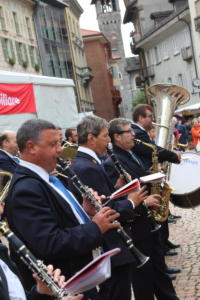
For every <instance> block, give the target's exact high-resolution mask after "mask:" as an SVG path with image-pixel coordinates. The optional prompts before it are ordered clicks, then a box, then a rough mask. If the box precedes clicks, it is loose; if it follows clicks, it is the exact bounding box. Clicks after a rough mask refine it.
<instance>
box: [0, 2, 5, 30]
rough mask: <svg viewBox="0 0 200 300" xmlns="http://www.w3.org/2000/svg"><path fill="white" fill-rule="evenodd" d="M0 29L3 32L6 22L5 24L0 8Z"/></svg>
mask: <svg viewBox="0 0 200 300" xmlns="http://www.w3.org/2000/svg"><path fill="white" fill-rule="evenodd" d="M0 29H1V30H5V29H6V22H5V16H4V11H3V8H2V7H1V6H0Z"/></svg>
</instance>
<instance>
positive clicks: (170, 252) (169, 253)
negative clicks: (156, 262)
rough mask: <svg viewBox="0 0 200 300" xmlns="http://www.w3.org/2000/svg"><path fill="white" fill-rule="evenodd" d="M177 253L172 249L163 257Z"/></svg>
mask: <svg viewBox="0 0 200 300" xmlns="http://www.w3.org/2000/svg"><path fill="white" fill-rule="evenodd" d="M177 254H178V252H176V251H175V250H174V249H171V250H168V251H166V252H165V256H174V255H177Z"/></svg>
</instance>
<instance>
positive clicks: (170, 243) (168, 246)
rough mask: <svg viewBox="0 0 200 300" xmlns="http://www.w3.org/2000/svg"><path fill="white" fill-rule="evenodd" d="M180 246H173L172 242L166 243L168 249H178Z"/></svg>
mask: <svg viewBox="0 0 200 300" xmlns="http://www.w3.org/2000/svg"><path fill="white" fill-rule="evenodd" d="M180 246H181V245H179V244H177V245H176V244H173V243H172V242H170V241H169V240H168V241H167V248H169V249H176V248H180Z"/></svg>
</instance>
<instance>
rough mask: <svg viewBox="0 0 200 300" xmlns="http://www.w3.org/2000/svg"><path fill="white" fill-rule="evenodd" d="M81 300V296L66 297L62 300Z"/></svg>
mask: <svg viewBox="0 0 200 300" xmlns="http://www.w3.org/2000/svg"><path fill="white" fill-rule="evenodd" d="M81 299H83V295H77V296H67V297H64V298H63V300H81Z"/></svg>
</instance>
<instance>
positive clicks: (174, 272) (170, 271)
mask: <svg viewBox="0 0 200 300" xmlns="http://www.w3.org/2000/svg"><path fill="white" fill-rule="evenodd" d="M166 273H168V274H177V273H181V269H178V268H169V267H167V268H166Z"/></svg>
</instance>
